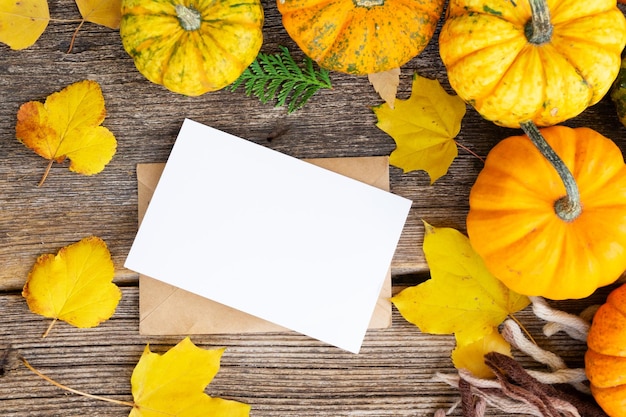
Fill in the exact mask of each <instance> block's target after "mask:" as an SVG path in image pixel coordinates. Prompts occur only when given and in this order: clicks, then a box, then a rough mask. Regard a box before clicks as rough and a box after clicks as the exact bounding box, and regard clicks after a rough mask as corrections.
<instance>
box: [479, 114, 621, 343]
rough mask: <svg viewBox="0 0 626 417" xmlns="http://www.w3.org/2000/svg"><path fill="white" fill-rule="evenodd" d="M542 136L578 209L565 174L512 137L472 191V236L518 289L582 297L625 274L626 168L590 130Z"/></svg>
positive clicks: (556, 129)
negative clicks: (569, 178) (572, 186)
mask: <svg viewBox="0 0 626 417" xmlns="http://www.w3.org/2000/svg"><path fill="white" fill-rule="evenodd" d="M537 134H539V133H538V132H537ZM541 134H542V135H543V137H545V141H546V142H547V145H549V147H551V148H552V149H553V151H554V152H555V155H554V157H556V158H559V157H560V159H561V160H562V163H564V165H565V167H563V168H564V169H565V170H567V169H569V171H570V172H571V174H570V175H572V177H573V180H572V181H574V182H575V186H576V185H577V190H576V193H575V194H577V195H578V196H577V197H576V200H577V202H578V204H577V207H578V210H577V211H571V213H570V211H569V206H568V205H567V204H564V203H565V202H567V199H566V197H568V196H569V191H566V186H565V185H564V180H563V177H562V176H560V175H559V174H557V170H555V167H554V166H553V165H552V164H551V163H550V162H548V159H546V157H544V156H543V155H542V154H541V153H540V151H539V150H538V148H537V146H535V144H533V142H531V140H529V137H528V136H526V135H524V136H512V137H509V138H507V139H504V140H502V141H501V142H500V143H498V144H497V145H496V146H495V147H494V148H493V149H492V150H491V151H490V152H489V155H488V156H487V160H486V162H485V166H484V168H483V170H482V171H481V172H480V174H479V175H478V178H477V179H476V182H475V184H474V186H473V187H472V189H471V191H470V197H469V205H470V209H469V213H468V216H467V232H468V235H469V238H470V242H471V244H472V247H473V248H474V250H476V252H477V253H478V254H480V255H481V257H482V258H483V259H484V261H485V265H486V266H487V268H488V269H489V270H490V271H491V273H492V274H494V275H495V276H496V277H498V278H499V279H500V280H501V281H502V282H504V284H505V285H507V286H508V287H509V288H511V289H512V290H514V291H516V292H518V293H520V294H524V295H533V296H543V297H546V298H551V299H568V298H584V297H586V296H588V295H590V294H591V293H593V292H594V291H595V290H596V289H597V288H598V287H601V286H604V285H608V284H611V283H613V282H614V281H615V280H616V279H617V278H618V277H619V276H620V275H621V274H622V273H623V272H624V270H625V269H626V165H625V164H624V158H623V156H622V153H621V151H620V149H619V148H618V147H617V145H616V144H615V143H614V142H613V141H611V140H610V139H608V138H606V137H604V136H602V135H601V134H600V133H598V132H596V131H594V130H592V129H589V128H577V129H572V128H569V127H565V126H553V127H549V128H545V129H542V130H541ZM539 136H541V135H539ZM625 347H626V346H625Z"/></svg>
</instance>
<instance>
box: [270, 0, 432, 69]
mask: <svg viewBox="0 0 626 417" xmlns="http://www.w3.org/2000/svg"><path fill="white" fill-rule="evenodd" d="M443 4H444V1H443V0H277V6H278V10H279V11H280V13H281V14H282V17H283V26H284V27H285V29H286V30H287V33H289V36H291V38H292V39H293V40H294V41H295V42H296V43H297V44H298V46H299V47H300V49H302V51H304V53H305V54H307V55H308V56H309V57H310V58H311V59H313V60H315V61H317V63H318V64H319V65H320V66H321V67H324V68H326V69H329V70H333V71H339V72H345V73H349V74H357V75H364V74H371V73H375V72H383V71H387V70H390V69H394V68H398V67H400V66H402V65H404V64H405V63H406V62H408V61H409V60H411V59H412V58H413V57H415V56H417V55H418V54H419V53H420V52H422V50H423V49H424V48H425V47H426V45H427V44H428V42H430V39H431V38H432V36H433V34H434V32H435V28H436V26H437V22H438V21H439V18H440V17H441V15H442V13H443Z"/></svg>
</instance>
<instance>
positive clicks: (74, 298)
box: [22, 236, 122, 337]
mask: <svg viewBox="0 0 626 417" xmlns="http://www.w3.org/2000/svg"><path fill="white" fill-rule="evenodd" d="M114 272H115V271H114V267H113V261H112V260H111V254H110V253H109V250H108V248H107V246H106V243H104V241H103V240H102V239H100V238H98V237H95V236H92V237H88V238H85V239H83V240H81V241H80V242H77V243H73V244H71V245H69V246H66V247H64V248H61V250H59V252H58V253H57V254H56V255H54V254H46V255H41V256H40V257H39V258H38V259H37V261H36V262H35V265H34V266H33V268H32V269H31V271H30V273H29V274H28V280H27V281H26V284H25V285H24V289H23V290H22V295H23V296H24V298H26V302H27V303H28V308H30V311H32V312H33V313H35V314H39V315H42V316H44V317H48V318H52V319H54V321H53V322H52V323H51V324H50V326H49V327H48V330H47V331H46V333H45V334H44V337H45V336H46V335H47V334H48V333H49V331H50V329H51V328H52V326H53V325H54V324H55V323H56V321H57V320H62V321H65V322H67V323H69V324H71V325H73V326H76V327H82V328H85V327H94V326H97V325H98V324H100V323H101V322H103V321H105V320H108V319H109V318H110V317H111V316H112V315H113V313H114V312H115V309H116V307H117V304H118V302H119V301H120V298H121V297H122V293H121V291H120V289H119V288H118V287H117V286H116V285H115V284H114V283H113V282H112V280H113V276H114Z"/></svg>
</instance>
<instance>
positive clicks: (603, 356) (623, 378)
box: [585, 284, 626, 417]
mask: <svg viewBox="0 0 626 417" xmlns="http://www.w3.org/2000/svg"><path fill="white" fill-rule="evenodd" d="M587 347H588V349H587V352H586V353H585V372H586V374H587V378H589V382H590V383H591V393H592V395H593V396H594V398H595V399H596V402H597V403H598V404H599V405H600V406H601V407H602V409H603V410H604V411H605V412H606V413H607V414H608V415H609V416H611V417H626V284H624V285H622V286H620V287H618V288H617V289H615V290H613V291H612V292H611V294H609V296H608V298H607V300H606V303H605V304H603V305H602V306H600V308H599V309H598V311H597V312H596V314H595V316H594V318H593V322H592V324H591V328H590V329H589V335H588V336H587Z"/></svg>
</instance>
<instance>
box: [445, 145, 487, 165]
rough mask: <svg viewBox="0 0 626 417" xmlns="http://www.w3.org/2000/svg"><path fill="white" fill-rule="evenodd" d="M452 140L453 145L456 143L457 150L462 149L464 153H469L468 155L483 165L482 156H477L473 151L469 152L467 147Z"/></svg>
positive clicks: (483, 159)
mask: <svg viewBox="0 0 626 417" xmlns="http://www.w3.org/2000/svg"><path fill="white" fill-rule="evenodd" d="M453 140H454V143H456V146H458V147H459V148H461V149H463V150H464V151H465V152H467V153H469V154H470V155H472V156H474V157H475V158H476V159H478V160H479V161H480V162H482V163H483V164H484V163H485V158H483V157H482V156H480V155H478V154H477V153H476V152H474V151H473V150H471V149H470V148H468V147H467V146H465V145H463V144H462V143H461V142H459V141H458V140H456V139H453Z"/></svg>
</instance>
